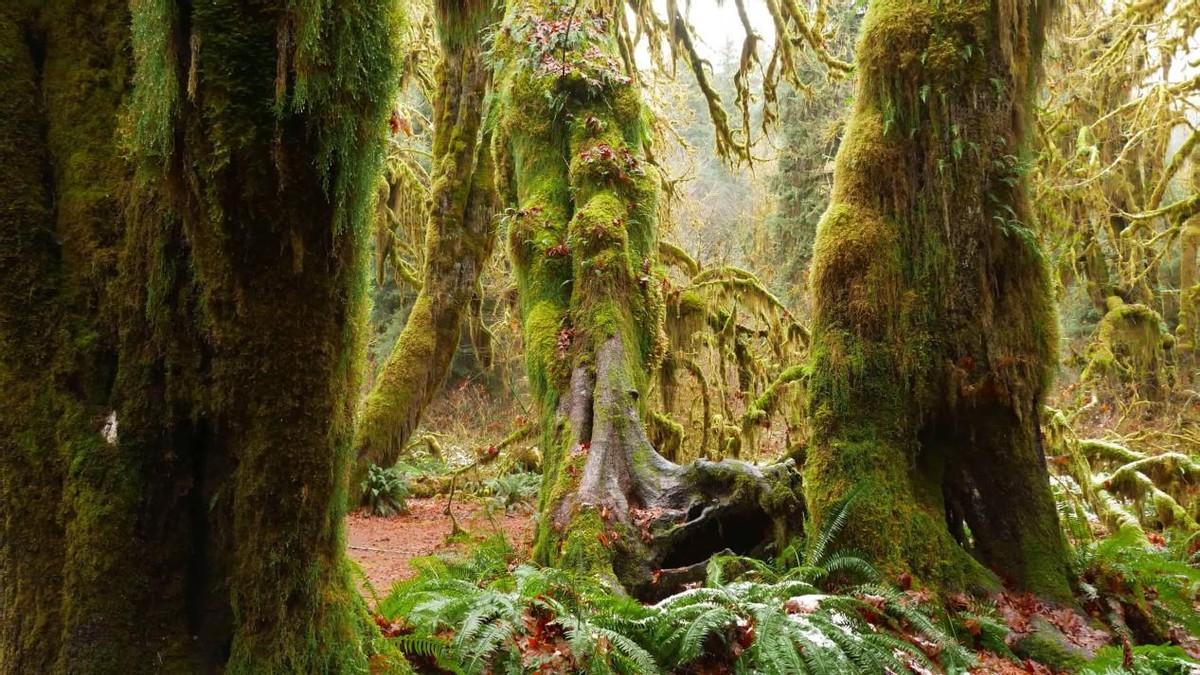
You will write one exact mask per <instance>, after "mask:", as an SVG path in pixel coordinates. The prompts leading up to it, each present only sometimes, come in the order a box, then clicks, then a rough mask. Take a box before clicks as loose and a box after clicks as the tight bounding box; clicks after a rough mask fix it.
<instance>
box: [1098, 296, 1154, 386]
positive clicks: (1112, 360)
mask: <svg viewBox="0 0 1200 675" xmlns="http://www.w3.org/2000/svg"><path fill="white" fill-rule="evenodd" d="M1105 305H1106V307H1107V309H1108V311H1107V313H1105V315H1104V317H1103V318H1102V319H1100V326H1099V328H1098V329H1097V333H1096V339H1095V341H1094V342H1093V343H1092V344H1091V345H1089V346H1088V350H1087V358H1088V365H1087V367H1086V368H1084V370H1083V374H1082V375H1081V376H1080V377H1081V379H1084V380H1092V379H1103V380H1107V381H1108V382H1110V383H1111V384H1121V383H1133V384H1141V385H1143V386H1144V387H1145V388H1146V389H1147V391H1148V393H1150V394H1153V393H1155V392H1158V391H1160V390H1162V389H1163V388H1164V387H1165V386H1166V385H1167V381H1166V380H1167V375H1166V361H1167V358H1166V357H1167V354H1168V353H1169V352H1170V350H1171V348H1172V347H1173V346H1174V344H1175V338H1174V336H1173V335H1171V334H1170V333H1169V332H1167V330H1166V326H1165V325H1164V324H1163V320H1162V317H1160V316H1159V315H1158V312H1155V311H1154V310H1152V309H1150V308H1149V307H1147V306H1145V305H1142V304H1136V303H1135V304H1126V303H1125V301H1124V300H1122V299H1121V298H1120V297H1118V296H1115V295H1114V296H1109V297H1108V298H1107V299H1106V301H1105Z"/></svg>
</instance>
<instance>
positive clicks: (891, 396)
mask: <svg viewBox="0 0 1200 675" xmlns="http://www.w3.org/2000/svg"><path fill="white" fill-rule="evenodd" d="M1049 5H1050V3H1048V2H1035V3H1010V2H999V1H989V0H963V1H962V2H944V3H939V2H928V1H925V0H881V1H880V2H872V3H871V4H870V7H869V9H868V11H867V15H866V17H865V20H864V25H863V29H862V34H861V37H860V41H859V47H858V51H857V54H858V59H859V81H858V90H857V96H856V99H855V107H854V112H853V116H852V117H851V119H850V121H849V123H848V126H847V130H846V136H845V140H844V142H843V144H842V146H841V148H840V150H839V153H838V157H837V163H836V167H835V172H834V190H833V196H832V201H831V204H830V206H829V209H828V211H827V212H826V214H825V215H824V217H823V219H822V221H821V224H820V227H819V228H818V232H817V239H816V245H815V256H814V260H813V266H812V270H811V284H812V288H813V300H814V311H815V316H814V324H813V331H812V333H813V343H812V357H811V358H812V363H811V367H812V378H811V381H810V383H809V391H810V406H809V407H810V416H811V418H812V423H813V426H814V442H813V444H812V447H811V448H810V450H809V453H808V461H807V465H806V471H805V495H806V498H807V500H808V505H809V508H810V510H811V511H812V512H813V513H814V514H816V515H819V514H821V513H822V512H823V511H824V510H825V509H826V508H827V507H828V506H829V505H830V504H832V503H833V502H835V501H837V500H839V499H841V498H843V497H844V496H845V495H847V494H848V493H850V492H851V491H853V490H858V498H857V501H856V506H855V507H854V512H853V517H852V519H851V522H850V524H849V525H848V526H847V528H846V530H845V536H844V542H843V543H844V544H846V545H851V546H854V547H858V548H860V549H861V550H863V551H865V552H867V553H868V554H869V555H870V556H871V557H872V558H874V559H875V560H876V561H877V562H878V563H880V564H881V565H882V566H883V567H884V568H885V569H887V570H889V571H892V572H895V573H898V572H900V571H911V572H912V573H913V574H914V576H916V577H917V578H918V579H920V580H922V581H924V582H925V583H929V584H935V585H942V586H943V587H948V588H961V587H964V586H971V585H975V584H987V583H988V576H989V575H988V574H987V573H985V572H984V571H983V570H982V569H981V568H980V567H979V565H978V564H977V563H976V562H975V561H976V560H978V561H979V562H982V563H983V564H984V565H986V566H987V567H988V568H990V569H992V570H993V571H995V572H996V573H997V574H999V575H1000V577H1002V578H1003V579H1005V580H1007V581H1009V582H1011V583H1014V584H1016V585H1018V586H1021V587H1025V588H1030V589H1032V590H1034V591H1037V592H1040V593H1044V594H1047V595H1052V596H1057V597H1066V596H1067V595H1068V593H1069V589H1068V584H1067V568H1066V558H1065V547H1064V543H1063V540H1062V535H1061V533H1060V531H1059V527H1058V521H1057V517H1056V514H1055V510H1054V503H1053V500H1052V498H1051V495H1050V490H1049V486H1048V479H1047V473H1046V469H1045V466H1044V457H1043V453H1042V449H1041V440H1040V438H1039V432H1038V414H1039V408H1040V403H1041V398H1042V393H1043V392H1044V391H1045V389H1046V387H1047V385H1048V384H1049V382H1050V379H1051V377H1052V374H1053V371H1054V367H1055V348H1056V340H1057V334H1058V332H1057V318H1056V316H1055V313H1054V308H1053V304H1052V298H1051V295H1050V290H1049V283H1048V280H1047V272H1046V269H1045V263H1044V261H1043V259H1042V254H1041V252H1040V251H1039V249H1038V246H1037V244H1036V241H1035V239H1034V236H1033V234H1032V229H1031V228H1032V227H1033V223H1032V222H1031V215H1030V209H1029V205H1028V199H1027V197H1026V190H1025V185H1024V177H1023V166H1025V162H1026V160H1025V159H1024V157H1025V149H1024V136H1025V126H1026V117H1027V113H1028V100H1029V98H1030V95H1031V91H1032V87H1033V85H1034V82H1035V80H1036V73H1037V69H1038V61H1039V58H1040V53H1039V52H1040V45H1041V40H1042V32H1043V24H1044V22H1045V20H1046V15H1047V13H1048V12H1049ZM968 552H970V553H973V554H974V558H972V557H971V556H970V555H968Z"/></svg>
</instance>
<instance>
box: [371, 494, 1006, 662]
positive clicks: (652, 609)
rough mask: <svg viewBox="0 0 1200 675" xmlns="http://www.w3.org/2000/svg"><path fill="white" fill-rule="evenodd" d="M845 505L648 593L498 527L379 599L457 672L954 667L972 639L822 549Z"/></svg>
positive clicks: (420, 564) (851, 561)
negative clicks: (534, 547)
mask: <svg viewBox="0 0 1200 675" xmlns="http://www.w3.org/2000/svg"><path fill="white" fill-rule="evenodd" d="M845 511H846V510H845V509H844V508H839V509H838V510H837V511H836V512H835V513H834V514H832V515H831V517H830V518H828V519H826V521H825V522H826V523H827V527H826V528H825V529H824V530H823V531H822V532H821V533H820V536H817V537H815V538H814V539H813V540H812V541H810V542H809V543H808V544H807V545H804V544H797V545H795V546H792V547H789V548H788V549H787V550H785V551H784V553H783V554H782V555H780V556H779V557H778V558H777V559H776V560H774V561H771V562H764V561H761V560H756V559H753V558H747V557H741V556H718V557H716V558H713V559H712V560H711V561H710V562H709V565H708V569H707V575H706V579H705V581H704V584H703V585H702V586H699V587H696V588H690V589H687V590H684V591H683V592H681V593H678V594H676V595H673V596H670V597H668V598H666V599H664V600H662V601H660V602H658V603H656V604H653V605H642V604H640V603H638V602H636V601H634V600H632V599H630V598H628V597H626V596H624V595H621V594H617V593H613V590H612V589H611V588H607V587H605V586H604V585H603V584H602V583H601V582H600V581H598V580H596V579H594V578H588V577H580V576H578V575H576V574H573V573H572V572H570V571H567V570H561V569H553V568H543V567H537V566H533V565H530V564H518V563H517V561H516V560H515V556H514V555H513V553H512V551H511V549H509V548H507V545H506V544H505V543H504V542H503V540H502V539H498V540H493V541H490V542H488V543H486V544H485V545H483V546H481V547H480V548H479V549H478V550H476V551H475V552H474V554H473V555H472V556H471V557H469V558H466V559H463V560H459V561H453V562H452V561H447V560H442V559H437V558H428V559H421V560H419V561H416V562H415V566H416V567H417V569H418V571H419V574H418V576H417V577H416V578H415V579H412V580H410V581H406V582H402V583H400V584H398V585H397V586H396V588H395V589H393V591H392V593H391V595H390V596H389V597H388V598H386V599H385V600H384V601H383V602H382V603H381V604H380V608H379V611H380V613H381V614H382V615H383V617H385V618H386V619H387V620H388V621H394V620H397V619H402V620H403V621H404V622H406V625H407V627H408V628H409V629H410V630H409V631H408V632H407V634H406V635H404V636H402V637H399V638H396V643H397V646H398V647H399V648H400V649H401V650H403V651H405V652H406V653H408V654H410V655H411V656H415V657H418V658H422V659H427V660H429V661H431V662H433V663H435V664H436V666H437V667H438V668H441V669H443V670H448V671H451V672H456V673H484V672H488V673H522V672H572V673H665V672H698V671H712V670H718V671H731V672H735V673H765V674H771V673H780V674H783V673H847V672H856V673H879V674H880V675H883V674H884V673H887V672H909V671H910V670H911V669H912V668H924V669H927V670H930V671H943V670H944V671H947V672H961V671H962V670H964V669H965V668H966V667H967V666H968V665H969V664H970V663H971V661H972V656H971V653H970V652H969V651H968V650H967V649H966V648H964V647H963V646H962V645H961V644H960V643H959V642H958V641H957V640H956V639H954V638H953V637H952V635H951V633H950V632H949V631H948V630H947V629H946V628H944V627H940V626H939V625H937V624H936V623H935V622H934V621H933V620H932V619H931V618H930V617H929V616H928V615H926V614H925V613H924V612H923V611H922V610H921V609H920V608H919V607H918V606H917V605H916V603H915V602H913V601H912V598H911V597H910V595H908V594H905V593H902V592H900V591H898V590H896V589H893V588H890V587H887V586H884V585H882V584H880V583H878V581H877V578H878V575H877V574H876V572H875V570H874V569H873V568H871V566H870V565H868V564H867V563H866V562H865V561H863V560H862V559H861V558H858V557H856V556H853V555H850V554H847V553H841V552H830V551H829V550H828V548H829V543H830V542H831V541H832V540H833V538H834V536H835V534H836V529H837V528H839V527H840V526H841V524H843V523H844V522H845V518H846V515H845ZM992 626H993V627H998V624H995V623H994V622H993V624H992ZM997 629H998V630H1001V631H1002V630H1003V628H1002V627H998V628H997ZM999 642H1000V644H1001V645H1003V636H1002V635H1001V637H1000V639H999Z"/></svg>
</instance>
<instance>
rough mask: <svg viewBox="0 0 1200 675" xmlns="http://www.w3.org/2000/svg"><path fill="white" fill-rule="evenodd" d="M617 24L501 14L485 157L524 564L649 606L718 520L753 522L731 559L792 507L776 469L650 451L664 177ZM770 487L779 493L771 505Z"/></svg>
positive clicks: (608, 11) (661, 340) (578, 12)
mask: <svg viewBox="0 0 1200 675" xmlns="http://www.w3.org/2000/svg"><path fill="white" fill-rule="evenodd" d="M613 11H619V10H617V9H615V8H614V6H613V5H612V3H607V2H599V1H597V2H588V1H586V0H585V1H584V2H580V3H562V2H555V1H553V0H545V1H541V2H530V3H510V4H509V8H508V12H507V15H506V17H505V20H504V23H503V25H502V27H501V30H500V31H499V34H498V39H497V46H496V53H497V55H498V57H499V58H500V64H499V66H498V68H497V73H498V74H499V75H500V76H501V79H500V81H499V82H498V83H497V95H498V97H499V98H498V105H499V109H498V114H497V128H496V136H495V143H494V148H495V155H496V167H497V173H498V183H499V185H500V188H501V193H502V197H503V199H504V200H505V201H506V202H507V204H508V205H510V207H511V208H510V209H509V210H508V211H507V212H506V218H505V223H506V225H507V228H508V242H509V248H510V253H511V257H512V260H513V263H514V269H515V273H516V277H517V285H518V301H519V307H520V312H521V318H522V328H523V337H524V347H525V358H526V367H527V372H528V373H529V380H530V384H531V388H532V390H533V395H534V398H535V400H536V401H537V403H538V405H539V411H540V427H541V430H542V435H543V440H542V448H543V456H544V459H543V488H542V494H541V502H540V508H541V513H542V518H541V521H540V524H539V528H538V533H537V538H536V542H535V551H534V555H535V557H536V558H537V559H538V560H539V561H541V562H543V563H551V564H561V565H566V566H571V567H576V568H581V569H586V570H589V571H592V572H594V573H596V574H599V575H601V576H604V577H607V578H610V579H612V580H613V581H614V582H616V583H620V584H622V585H624V586H625V587H626V588H627V589H629V590H633V591H636V592H639V593H642V594H653V593H652V592H651V591H652V589H651V588H650V585H651V580H652V579H653V578H654V576H653V571H654V569H656V568H659V567H686V566H688V565H691V564H693V563H697V562H702V561H703V560H704V559H705V558H706V557H707V556H708V555H710V554H712V553H715V552H717V551H719V550H720V549H721V548H723V547H724V546H725V545H726V544H724V543H723V541H722V537H720V536H718V535H717V534H716V532H718V531H720V528H721V523H722V522H724V523H725V526H726V527H727V528H728V530H730V531H732V530H734V529H736V526H735V524H734V523H735V522H737V523H741V522H744V521H750V522H754V523H755V524H754V525H753V526H751V527H749V528H747V529H746V531H745V534H747V535H748V536H747V537H746V539H747V541H746V542H740V544H735V546H736V545H742V546H745V547H749V546H750V545H752V544H753V545H758V544H761V543H763V541H765V540H770V539H771V538H772V535H774V534H778V533H776V532H764V530H770V527H771V523H772V522H782V519H783V516H781V515H780V514H782V513H784V512H790V510H791V509H794V507H795V506H797V502H796V500H795V499H794V498H793V499H790V500H789V499H787V498H786V495H790V494H791V493H790V492H788V491H787V489H786V485H787V483H788V482H789V481H788V477H787V476H788V471H787V468H786V467H783V468H781V469H780V470H778V471H771V472H766V473H763V472H760V471H758V470H757V469H755V468H753V467H750V466H749V465H744V464H733V463H731V464H715V465H714V464H703V465H695V466H693V467H689V468H683V467H678V466H676V465H674V464H672V463H671V462H669V461H667V460H666V459H664V458H663V457H662V456H661V455H660V454H659V453H658V451H657V450H656V449H655V447H654V446H653V445H652V444H651V442H650V440H649V438H648V435H647V431H646V426H647V425H646V410H645V405H644V400H645V394H646V392H647V389H648V384H649V379H650V376H651V374H652V373H653V372H654V371H655V369H656V368H657V367H658V365H659V363H660V362H661V360H662V359H663V356H664V351H665V349H666V336H665V333H664V329H663V323H664V312H665V310H664V302H663V295H662V287H663V286H662V280H663V271H662V269H661V268H660V266H659V263H658V244H659V242H658V223H657V206H658V202H657V200H658V195H657V178H656V177H655V174H654V169H653V168H652V167H650V166H649V165H648V163H647V160H646V152H645V150H646V148H645V145H646V144H647V143H648V138H649V132H648V125H647V119H646V115H647V113H646V111H644V110H643V108H642V105H641V100H640V94H639V90H638V85H637V83H636V82H635V81H633V80H632V79H631V78H630V77H629V75H628V74H627V73H626V72H625V70H624V66H623V61H622V59H621V57H620V52H619V45H618V40H617V38H616V34H615V29H616V27H615V23H614V17H613V14H612V12H613ZM778 486H785V488H784V492H786V495H784V496H781V497H780V499H771V498H769V496H768V495H769V493H770V494H774V493H772V492H771V490H772V489H774V488H775V487H778ZM773 517H774V518H776V520H774V521H773V520H772V519H773ZM713 528H715V529H713ZM714 547H715V548H714Z"/></svg>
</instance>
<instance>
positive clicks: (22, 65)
mask: <svg viewBox="0 0 1200 675" xmlns="http://www.w3.org/2000/svg"><path fill="white" fill-rule="evenodd" d="M398 18H399V15H398V14H397V11H396V7H395V5H394V4H393V3H390V2H385V1H384V0H379V1H378V2H376V1H372V0H362V1H358V2H344V3H339V4H338V5H337V6H335V7H328V6H324V5H307V4H298V3H288V2H282V1H279V2H268V1H266V0H259V1H256V2H249V3H247V2H232V1H218V2H210V3H205V4H203V5H193V4H192V3H190V2H179V3H175V2H170V1H167V0H156V1H147V2H138V3H135V4H134V5H133V14H132V16H130V6H129V5H128V4H127V3H125V2H118V1H113V2H101V3H91V4H89V5H88V6H87V8H86V9H84V10H81V8H80V6H79V4H78V3H69V2H57V1H55V2H50V3H46V4H45V5H44V6H43V5H42V4H41V3H22V4H20V5H17V6H12V5H6V6H5V7H4V8H3V9H0V69H2V70H3V73H2V75H3V78H2V81H0V88H3V94H4V95H3V96H2V97H0V99H2V102H0V106H4V115H5V117H4V119H5V124H4V125H2V126H0V129H2V131H0V133H2V134H3V137H2V142H0V153H3V156H2V159H3V160H4V161H3V164H2V165H0V171H3V172H4V180H3V181H0V184H2V185H3V187H2V188H0V190H3V191H4V192H3V197H4V207H3V211H2V212H0V214H2V216H3V219H2V220H0V241H2V243H3V252H2V253H0V281H3V283H2V284H0V285H2V286H3V288H4V289H6V290H5V291H4V292H3V294H2V295H0V383H3V385H4V391H5V400H4V405H3V406H0V425H2V427H0V431H3V440H2V442H3V444H4V447H3V448H2V450H3V452H2V454H3V457H2V458H0V462H2V464H0V469H2V470H3V473H2V474H0V486H2V489H3V495H2V497H3V501H4V503H5V516H4V530H3V548H0V574H2V575H3V576H2V578H0V586H2V587H3V594H4V595H3V605H2V609H0V611H2V618H3V621H2V625H3V633H2V637H0V672H14V673H16V672H21V673H26V672H47V673H55V672H71V673H87V672H96V673H113V672H131V673H140V672H152V671H159V670H161V671H163V672H214V671H222V672H228V673H296V672H330V673H333V672H365V671H366V670H367V668H368V661H369V660H371V661H372V662H373V663H374V664H376V665H378V666H379V667H381V668H386V667H387V665H386V663H391V664H392V665H393V666H394V667H395V668H402V667H403V664H402V661H400V660H398V657H395V659H396V660H393V659H392V658H391V657H390V656H386V655H383V654H379V652H380V651H381V650H383V649H384V647H383V646H381V641H380V640H379V639H378V634H377V633H376V632H375V630H374V627H373V626H372V625H371V622H370V620H369V617H368V616H367V613H366V608H365V606H364V605H363V603H362V600H361V598H360V597H359V595H358V594H357V592H356V590H355V589H354V587H353V585H352V583H351V580H350V577H349V570H348V567H347V565H348V563H347V562H346V561H345V559H344V554H343V547H344V541H343V533H342V516H343V510H344V509H343V505H344V503H345V488H346V486H345V476H346V472H347V471H348V468H349V457H350V450H351V448H350V441H351V432H352V428H353V427H352V424H353V412H354V396H355V394H356V392H357V391H358V380H359V370H360V364H361V354H360V351H361V345H362V339H361V338H362V336H361V334H360V332H361V328H362V326H363V325H364V321H363V319H364V317H363V309H364V304H365V293H364V290H365V274H364V273H365V270H364V268H363V254H364V251H363V245H364V243H365V241H366V231H365V222H366V219H367V217H369V214H370V212H371V209H372V206H373V205H372V203H371V198H372V196H373V194H374V189H373V188H374V185H375V181H376V180H377V178H378V171H379V169H380V164H381V159H382V155H381V153H382V148H383V142H382V134H383V132H384V130H385V129H386V120H387V114H388V112H389V111H390V109H391V103H392V99H391V95H392V92H393V90H394V77H395V72H394V71H395V68H394V66H395V64H394V63H393V59H394V58H395V53H396V52H395V50H394V44H393V40H392V36H393V35H394V32H395V28H396V26H395V23H396V22H397V20H398ZM131 25H132V35H131V33H130V26H131ZM134 63H136V68H133V67H132V66H133V64H134ZM131 71H134V72H135V74H134V77H133V88H132V91H131V90H130V88H129V83H130V78H129V73H130V72H131ZM127 107H128V110H127V112H128V115H125V114H124V113H125V112H126V108H127ZM10 119H12V120H14V121H15V122H16V124H13V125H11V126H10V125H9V120H10ZM122 119H128V120H129V123H130V124H129V128H128V131H129V136H128V137H125V136H123V135H122V134H118V122H119V120H122ZM126 141H128V142H130V143H131V145H132V146H133V148H134V150H135V154H136V155H137V156H138V158H139V159H140V160H141V165H140V168H141V175H139V176H138V177H137V178H132V177H131V175H132V173H133V170H132V169H131V168H130V167H129V166H128V165H127V164H125V163H124V162H123V160H122V157H123V156H124V154H125V153H124V152H122V151H121V149H122V147H123V146H122V143H125V142H126ZM10 508H11V509H12V510H11V511H10V510H9V509H10Z"/></svg>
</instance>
